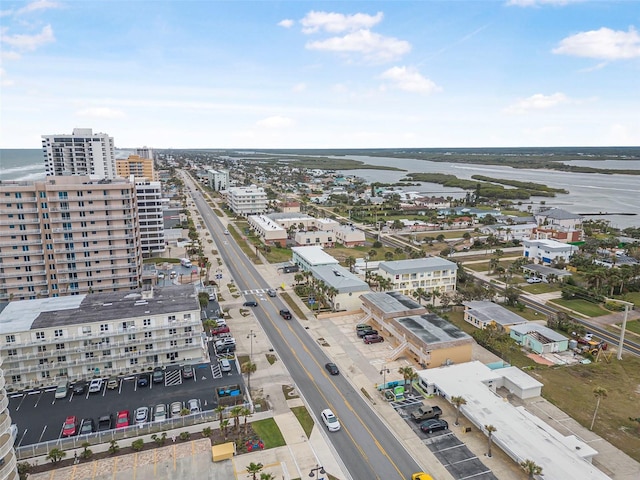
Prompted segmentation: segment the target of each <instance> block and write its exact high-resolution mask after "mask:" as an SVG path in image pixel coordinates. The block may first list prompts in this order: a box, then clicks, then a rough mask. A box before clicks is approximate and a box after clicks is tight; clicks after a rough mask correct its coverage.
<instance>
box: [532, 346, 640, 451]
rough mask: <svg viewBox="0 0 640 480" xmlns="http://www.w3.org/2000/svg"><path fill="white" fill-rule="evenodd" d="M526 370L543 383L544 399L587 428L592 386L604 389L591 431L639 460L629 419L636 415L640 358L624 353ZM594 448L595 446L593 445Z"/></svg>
mask: <svg viewBox="0 0 640 480" xmlns="http://www.w3.org/2000/svg"><path fill="white" fill-rule="evenodd" d="M530 373H531V374H532V375H533V376H534V377H535V378H537V379H538V380H539V381H541V382H542V383H544V387H543V388H542V396H543V397H544V398H546V399H547V400H549V401H550V402H551V403H553V404H554V405H556V406H557V407H559V408H560V409H562V410H563V411H564V412H566V413H567V414H569V415H570V416H571V417H573V418H574V419H575V420H577V421H578V422H580V423H581V424H582V425H584V426H585V427H587V428H588V427H589V426H590V425H591V419H592V417H593V413H594V410H595V406H596V400H595V398H594V396H593V389H594V388H595V387H604V388H606V389H607V398H603V399H602V401H601V402H600V409H599V410H598V416H597V418H596V422H595V425H594V429H593V430H594V431H595V432H596V433H597V434H598V435H601V436H602V437H603V438H605V439H606V440H607V441H609V442H610V443H611V444H613V445H614V446H615V447H617V448H619V449H620V450H622V451H623V452H625V453H626V454H627V455H629V456H631V457H632V458H634V459H635V460H637V461H640V432H639V430H638V426H639V425H638V423H637V422H634V421H632V420H630V419H629V417H633V418H636V417H639V416H640V411H639V409H638V399H639V396H640V395H638V385H640V359H638V358H636V357H633V356H631V355H627V356H625V358H624V359H623V360H622V361H618V360H616V359H615V355H614V356H613V357H612V359H611V363H607V362H605V361H602V362H598V363H592V364H590V365H575V366H572V367H538V368H536V369H535V370H534V371H533V372H530ZM594 448H596V449H597V445H594Z"/></svg>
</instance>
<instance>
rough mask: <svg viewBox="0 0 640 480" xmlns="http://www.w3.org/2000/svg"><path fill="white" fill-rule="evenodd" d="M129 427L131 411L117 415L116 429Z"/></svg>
mask: <svg viewBox="0 0 640 480" xmlns="http://www.w3.org/2000/svg"><path fill="white" fill-rule="evenodd" d="M128 426H129V410H121V411H119V412H118V414H117V415H116V428H124V427H128Z"/></svg>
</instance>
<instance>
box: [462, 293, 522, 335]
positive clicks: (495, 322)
mask: <svg viewBox="0 0 640 480" xmlns="http://www.w3.org/2000/svg"><path fill="white" fill-rule="evenodd" d="M462 304H463V305H464V321H465V322H467V323H470V324H471V325H473V326H474V327H476V328H480V329H485V328H487V327H489V326H495V327H496V328H497V329H498V330H499V331H504V332H509V329H510V328H511V327H512V326H513V325H521V324H523V323H528V321H527V320H526V319H525V318H522V317H521V316H520V315H517V314H515V313H513V312H512V311H511V310H507V309H506V308H504V307H502V306H500V305H498V304H495V303H493V302H482V301H478V300H474V301H471V302H462Z"/></svg>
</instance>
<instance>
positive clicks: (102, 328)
mask: <svg viewBox="0 0 640 480" xmlns="http://www.w3.org/2000/svg"><path fill="white" fill-rule="evenodd" d="M100 331H101V332H108V331H109V324H108V323H103V324H101V325H100Z"/></svg>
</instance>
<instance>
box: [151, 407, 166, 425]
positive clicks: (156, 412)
mask: <svg viewBox="0 0 640 480" xmlns="http://www.w3.org/2000/svg"><path fill="white" fill-rule="evenodd" d="M166 419H167V406H166V405H165V404H164V403H159V404H158V405H156V406H155V408H154V409H153V420H154V421H155V422H162V421H163V420H166Z"/></svg>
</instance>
